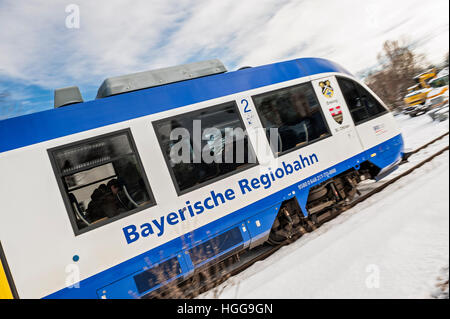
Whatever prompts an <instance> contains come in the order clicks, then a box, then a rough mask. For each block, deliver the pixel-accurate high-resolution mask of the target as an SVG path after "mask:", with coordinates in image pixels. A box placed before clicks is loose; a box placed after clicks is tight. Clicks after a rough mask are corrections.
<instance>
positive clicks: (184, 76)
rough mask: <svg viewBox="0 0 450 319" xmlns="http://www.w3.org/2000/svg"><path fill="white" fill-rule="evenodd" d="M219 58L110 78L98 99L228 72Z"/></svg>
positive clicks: (100, 91) (101, 89)
mask: <svg viewBox="0 0 450 319" xmlns="http://www.w3.org/2000/svg"><path fill="white" fill-rule="evenodd" d="M226 71H227V69H226V68H225V66H224V65H223V63H222V62H220V61H219V60H218V59H214V60H207V61H201V62H194V63H189V64H183V65H179V66H173V67H169V68H163V69H157V70H152V71H145V72H139V73H134V74H129V75H122V76H117V77H112V78H108V79H106V80H104V81H103V83H102V85H101V86H100V88H99V89H98V92H97V97H96V98H97V99H100V98H104V97H108V96H111V95H116V94H120V93H126V92H131V91H136V90H141V89H147V88H151V87H155V86H160V85H165V84H169V83H175V82H180V81H185V80H191V79H195V78H200V77H204V76H208V75H213V74H219V73H224V72H226Z"/></svg>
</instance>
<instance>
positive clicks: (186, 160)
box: [154, 102, 256, 194]
mask: <svg viewBox="0 0 450 319" xmlns="http://www.w3.org/2000/svg"><path fill="white" fill-rule="evenodd" d="M154 127H155V131H156V134H157V136H158V140H159V143H160V146H161V149H162V151H163V154H164V157H165V159H166V162H167V166H168V167H169V171H170V173H171V176H172V179H173V181H174V184H175V187H176V189H177V192H178V194H181V193H186V192H189V191H191V190H193V189H196V188H199V187H202V186H205V185H207V184H210V183H212V182H215V181H216V180H218V179H219V178H223V177H225V176H229V175H232V174H234V173H237V172H240V171H242V170H245V169H247V168H249V167H251V166H253V165H256V156H255V153H254V151H253V149H252V146H251V144H250V141H249V140H248V137H247V134H246V132H245V131H244V125H243V123H242V119H241V117H240V115H239V110H238V109H237V105H236V103H235V102H229V103H225V104H222V105H217V106H213V107H209V108H206V109H202V110H199V111H193V112H189V113H184V114H181V115H177V116H174V117H171V118H168V119H164V120H160V121H157V122H155V123H154Z"/></svg>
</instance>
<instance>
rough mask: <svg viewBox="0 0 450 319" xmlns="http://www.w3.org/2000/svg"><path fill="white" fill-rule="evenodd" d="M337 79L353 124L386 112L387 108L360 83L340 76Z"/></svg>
mask: <svg viewBox="0 0 450 319" xmlns="http://www.w3.org/2000/svg"><path fill="white" fill-rule="evenodd" d="M337 80H338V83H339V86H340V88H341V91H342V94H343V95H344V98H345V101H346V102H347V106H348V108H349V110H350V113H351V115H352V118H353V121H354V122H355V125H358V124H361V123H363V122H366V121H368V120H371V119H373V118H375V117H378V116H380V115H382V114H385V113H387V110H386V109H385V108H384V107H383V106H382V105H381V104H380V103H379V102H378V101H377V100H376V99H375V98H374V97H373V96H372V95H371V94H370V93H369V92H368V91H367V90H366V89H364V88H363V87H362V86H361V85H360V84H358V83H356V82H355V81H352V80H350V79H345V78H341V77H338V78H337Z"/></svg>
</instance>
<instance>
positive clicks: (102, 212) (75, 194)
mask: <svg viewBox="0 0 450 319" xmlns="http://www.w3.org/2000/svg"><path fill="white" fill-rule="evenodd" d="M49 153H50V157H51V159H52V164H53V168H54V170H55V174H56V176H57V179H58V183H59V185H60V188H61V190H62V193H63V197H64V199H65V202H66V206H67V209H68V211H69V217H70V220H71V223H72V226H73V227H74V230H75V234H79V233H83V232H85V231H87V230H90V229H92V228H96V227H98V226H101V225H104V224H106V223H108V222H112V221H114V220H117V219H120V218H122V217H125V216H128V215H130V214H131V213H135V212H137V211H139V210H141V209H144V208H147V207H149V206H152V205H154V204H155V201H154V198H153V195H152V193H151V189H150V186H149V184H148V181H147V179H146V177H145V174H144V169H143V167H142V165H141V162H140V159H139V156H138V154H137V152H136V147H135V145H134V141H133V139H132V136H131V132H130V130H124V131H120V132H116V133H112V134H107V135H103V136H100V137H96V138H93V139H88V140H84V141H81V142H76V143H73V144H70V145H67V146H63V147H58V148H55V149H52V150H49Z"/></svg>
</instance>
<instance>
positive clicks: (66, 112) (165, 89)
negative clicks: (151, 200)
mask: <svg viewBox="0 0 450 319" xmlns="http://www.w3.org/2000/svg"><path fill="white" fill-rule="evenodd" d="M325 72H341V73H347V74H349V73H348V72H347V71H346V70H345V69H343V68H342V67H340V66H339V65H337V64H335V63H333V62H331V61H328V60H324V59H315V58H305V59H297V60H291V61H286V62H280V63H274V64H269V65H264V66H259V67H255V68H249V69H244V70H240V71H235V72H227V73H223V74H218V75H212V76H207V77H203V78H198V79H193V80H189V81H184V82H178V83H173V84H168V85H164V86H160V87H154V88H149V89H144V90H140V91H135V92H130V93H125V94H120V95H116V96H112V97H108V98H104V99H99V100H94V101H88V102H85V103H80V104H73V105H69V106H65V107H62V108H59V109H51V110H47V111H43V112H38V113H34V114H29V115H24V116H20V117H16V118H11V119H7V120H3V121H0V153H2V152H6V151H9V150H13V149H16V148H20V147H25V146H28V145H32V144H36V143H40V142H44V141H48V140H52V139H55V138H59V137H63V136H67V135H70V134H75V133H79V132H83V131H86V130H90V129H95V128H98V127H102V126H106V125H110V124H114V123H118V122H123V121H127V120H131V119H135V118H138V117H142V116H146V115H149V114H154V113H158V112H162V111H166V110H170V109H174V108H178V107H182V106H185V105H190V104H194V103H198V102H202V101H206V100H210V99H214V98H218V97H221V96H226V95H230V94H235V93H239V92H242V91H247V90H251V89H255V88H259V87H263V86H267V85H271V84H275V83H280V82H284V81H288V80H292V79H296V78H301V77H305V76H309V75H313V74H317V73H325Z"/></svg>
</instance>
